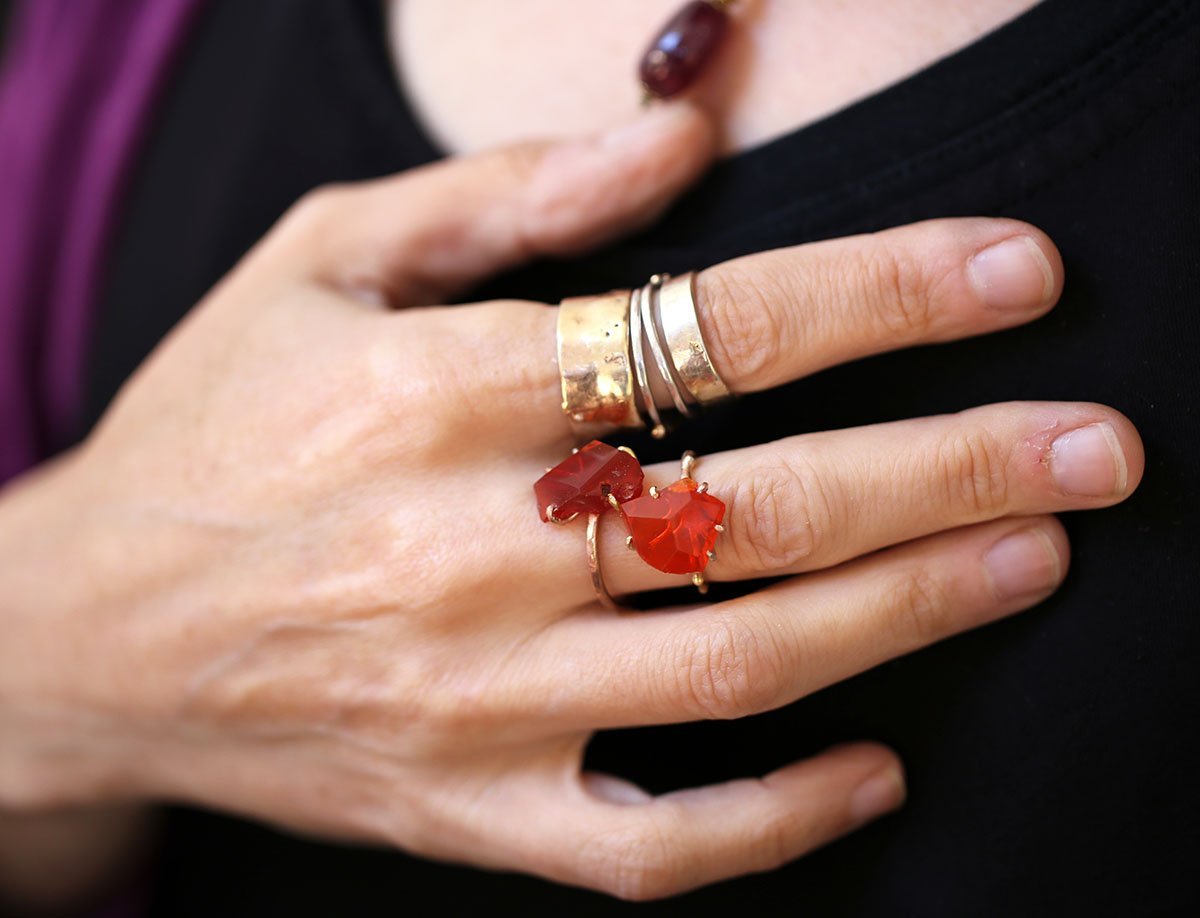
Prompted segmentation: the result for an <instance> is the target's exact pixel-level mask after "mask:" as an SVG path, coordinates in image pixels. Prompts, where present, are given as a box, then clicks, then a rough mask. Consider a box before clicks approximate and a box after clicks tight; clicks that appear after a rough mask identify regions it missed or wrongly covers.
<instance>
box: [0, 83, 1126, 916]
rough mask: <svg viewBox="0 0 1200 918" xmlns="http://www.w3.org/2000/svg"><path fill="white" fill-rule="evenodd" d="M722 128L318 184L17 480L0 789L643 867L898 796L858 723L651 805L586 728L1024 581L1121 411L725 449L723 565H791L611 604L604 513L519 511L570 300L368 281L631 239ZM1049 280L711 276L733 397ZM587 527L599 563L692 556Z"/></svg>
mask: <svg viewBox="0 0 1200 918" xmlns="http://www.w3.org/2000/svg"><path fill="white" fill-rule="evenodd" d="M710 148H711V137H710V135H709V133H708V129H707V127H706V125H705V123H704V121H703V120H702V119H701V118H700V117H699V116H698V115H696V114H695V113H694V112H691V111H690V110H688V109H686V108H681V107H672V108H660V109H658V110H657V111H655V112H654V113H653V114H651V115H649V116H645V117H644V119H643V120H642V121H641V122H639V124H638V125H637V126H635V127H633V128H628V129H626V130H625V133H624V134H623V135H621V136H618V137H616V138H609V139H608V140H606V141H600V142H596V143H590V144H570V145H564V146H560V145H528V146H524V147H521V148H519V149H515V150H508V151H503V152H499V153H494V154H488V155H484V156H480V157H475V158H471V159H466V160H461V161H457V162H451V163H447V164H442V165H435V166H432V167H429V168H427V169H423V170H419V171H416V172H413V173H411V174H407V175H404V176H401V177H399V178H395V179H388V180H384V181H378V182H371V183H366V184H363V185H360V186H356V187H345V188H333V189H327V190H323V191H319V192H317V193H315V194H314V195H312V196H310V197H309V198H307V199H306V200H304V201H302V202H301V203H300V204H299V205H297V207H296V208H295V209H294V210H293V211H292V212H291V213H290V214H289V215H288V216H286V217H285V218H284V219H283V220H282V221H281V222H280V224H279V226H278V227H277V228H276V229H275V230H274V231H273V232H272V233H271V234H270V235H269V236H268V237H267V238H266V239H265V240H264V241H263V242H262V243H261V244H260V245H259V246H258V247H257V248H256V250H255V251H254V252H252V253H251V254H250V255H249V256H248V257H247V258H246V259H245V261H244V263H243V264H241V265H240V266H239V267H238V268H237V269H236V270H235V271H234V272H232V274H231V275H230V276H229V277H228V278H226V279H225V280H224V281H223V282H222V283H221V284H219V285H218V287H217V288H216V289H215V290H214V291H213V292H212V293H211V294H210V295H209V297H208V298H207V299H206V300H205V301H204V302H203V303H202V304H201V305H200V306H199V307H198V308H197V309H196V310H195V311H194V313H193V314H192V315H191V316H190V317H189V318H188V319H187V320H186V321H185V322H184V323H183V325H182V326H181V327H180V328H179V329H178V330H177V331H176V332H174V333H173V334H172V335H171V336H170V338H169V339H168V340H167V341H166V342H165V343H164V344H163V345H162V346H161V347H160V348H159V349H158V351H157V352H156V353H155V354H154V355H153V357H152V358H151V359H150V360H149V361H148V362H147V363H146V365H145V366H144V367H143V368H142V369H141V370H140V371H139V372H138V373H137V375H136V376H135V377H134V379H133V380H132V381H131V382H130V383H129V385H128V386H127V387H126V389H125V390H124V391H123V392H122V394H121V395H120V397H119V398H118V400H117V402H116V404H115V405H114V406H113V407H112V409H111V411H110V412H109V414H108V415H107V416H106V418H105V419H104V421H103V422H102V424H101V426H100V427H99V429H98V430H97V431H96V432H95V434H94V435H93V436H92V437H91V438H90V439H89V440H88V441H87V442H86V443H85V444H84V446H83V447H82V448H81V449H79V450H78V451H77V452H75V453H74V454H71V455H70V456H68V457H66V458H65V459H63V460H62V461H60V462H59V463H57V464H56V465H54V466H53V467H51V468H49V469H46V470H44V471H42V472H41V473H38V474H35V475H34V476H31V477H30V478H28V479H27V480H25V481H23V482H21V483H19V484H18V485H16V486H15V487H14V488H13V489H12V490H11V491H10V492H9V493H8V494H6V495H5V497H4V499H3V501H0V559H2V560H0V565H2V567H0V609H3V612H2V613H0V614H3V616H4V621H3V628H4V631H5V635H6V637H5V640H4V642H3V643H2V644H0V699H3V705H2V706H0V737H2V738H3V739H2V741H0V801H2V802H3V803H5V804H7V805H8V806H11V807H18V808H26V809H36V808H38V807H46V806H52V805H53V806H60V805H64V804H70V803H78V804H83V803H91V802H100V801H111V800H117V799H125V798H135V799H141V798H147V799H149V798H168V799H175V800H184V801H189V802H192V803H199V804H206V805H211V806H215V807H220V808H223V809H228V810H232V811H236V812H240V813H244V814H248V815H251V816H255V817H260V818H263V819H266V820H270V821H273V822H276V823H279V824H282V825H285V826H290V827H293V828H296V829H300V830H305V831H311V832H316V833H320V834H323V835H329V836H338V837H345V838H356V839H369V840H375V841H380V842H385V843H389V844H394V845H397V846H399V847H402V848H404V849H407V850H409V851H413V852H416V853H419V854H424V855H429V856H432V857H438V858H447V859H452V860H456V861H465V862H469V863H473V864H479V865H485V866H489V867H495V868H502V869H516V870H522V871H528V872H532V873H537V874H540V875H542V876H546V877H550V878H553V879H556V880H560V881H563V882H567V883H574V884H580V885H584V886H589V887H594V888H597V889H602V890H607V891H609V892H611V893H614V894H616V895H620V896H624V897H629V898H638V899H641V898H648V897H654V896H662V895H666V894H670V893H674V892H678V891H681V890H684V889H688V888H690V887H694V886H697V885H700V884H704V883H710V882H713V881H715V880H718V879H721V878H724V877H729V876H734V875H737V874H742V873H746V872H749V871H758V870H766V869H770V868H772V867H774V866H776V865H778V864H780V863H781V862H783V861H785V860H788V859H790V858H794V857H797V856H799V855H801V854H803V853H804V852H806V851H808V850H810V849H812V848H813V847H815V846H817V845H820V844H823V843H825V842H827V841H829V840H830V839H832V838H834V837H836V836H837V835H839V834H841V833H844V832H846V831H848V830H850V829H852V828H854V827H855V826H858V825H860V824H862V823H863V822H864V821H866V820H869V819H872V818H874V817H876V816H879V815H880V814H881V813H883V812H886V811H888V810H890V809H892V808H894V807H896V806H898V805H899V804H900V803H901V801H902V798H903V794H904V791H903V779H902V777H901V769H900V764H899V763H898V762H897V760H896V758H895V756H894V755H893V754H892V753H891V752H890V751H888V750H887V749H886V748H883V747H881V746H878V745H874V744H870V743H860V744H854V745H848V746H843V747H839V748H836V749H832V750H829V751H828V752H826V753H824V754H822V755H820V756H817V757H815V758H813V759H809V760H806V761H802V762H798V763H794V764H790V765H785V766H784V767H782V768H780V770H778V771H776V772H773V773H772V774H770V775H767V776H766V777H764V778H762V779H759V780H743V781H735V782H731V783H728V784H722V785H717V786H712V787H705V788H699V789H693V790H687V791H681V792H677V793H671V794H667V795H664V796H660V797H651V796H649V795H647V794H646V793H645V792H643V791H642V790H640V789H638V788H636V787H634V786H632V785H630V784H628V783H626V782H623V781H621V780H619V779H617V778H614V777H609V776H600V775H583V774H581V773H580V760H581V755H582V752H583V749H584V746H585V744H586V743H587V741H588V738H589V736H590V735H591V733H592V732H593V731H595V730H597V729H601V728H606V727H616V726H625V725H636V724H654V723H666V722H673V721H687V720H695V719H699V718H729V717H742V716H745V715H748V714H753V713H755V712H759V711H764V710H767V709H770V708H773V707H777V706H779V705H783V704H787V703H788V702H790V701H793V700H795V699H797V698H799V697H801V696H803V695H805V694H807V693H809V692H812V691H814V690H816V689H818V688H820V687H822V686H824V685H828V684H830V683H832V682H836V681H838V680H840V679H844V678H846V677H848V676H851V675H853V674H855V673H857V672H860V671H862V670H863V669H866V668H868V667H871V666H873V665H875V664H877V663H879V662H881V661H883V660H886V659H889V658H891V657H894V656H896V655H899V654H903V653H907V652H909V651H911V650H914V649H916V648H918V647H922V646H924V645H927V644H929V643H931V642H933V641H937V640H939V639H941V638H943V637H946V636H948V635H951V634H954V633H955V632H958V631H961V630H963V629H967V628H972V627H975V626H977V625H981V624H983V623H985V622H988V621H991V620H993V619H995V618H997V617H1000V616H1003V615H1007V614H1010V613H1013V612H1017V611H1019V610H1022V609H1026V608H1029V607H1030V606H1032V605H1034V604H1036V603H1037V602H1038V601H1039V600H1041V599H1043V598H1044V597H1046V596H1047V595H1048V594H1049V593H1050V592H1052V591H1053V590H1054V589H1055V587H1056V586H1057V585H1058V583H1059V582H1060V581H1061V579H1062V576H1063V573H1064V571H1065V569H1066V566H1067V556H1068V547H1067V541H1066V538H1065V536H1064V533H1063V530H1062V529H1061V527H1060V526H1059V525H1058V524H1057V523H1056V522H1055V521H1054V520H1053V519H1052V518H1051V517H1048V516H1045V515H1044V514H1047V513H1050V512H1055V511H1060V510H1069V509H1077V508H1096V507H1103V506H1107V505H1109V504H1112V503H1114V502H1116V501H1119V500H1121V499H1122V498H1123V497H1125V496H1126V495H1127V494H1128V493H1129V492H1130V491H1131V490H1132V489H1133V488H1134V487H1135V486H1136V484H1137V481H1138V479H1139V476H1140V475H1141V470H1142V453H1141V446H1140V443H1139V441H1138V437H1137V434H1136V433H1135V431H1134V429H1133V428H1132V426H1131V425H1130V423H1129V422H1128V421H1127V420H1126V419H1125V418H1123V417H1122V416H1120V415H1119V414H1118V413H1116V412H1115V411H1113V410H1111V409H1108V408H1104V407H1101V406H1098V405H1090V404H1057V403H1023V404H1004V405H993V406H988V407H982V408H977V409H974V410H971V411H967V412H964V413H962V414H959V415H954V416H946V417H934V418H925V419H920V420H913V421H904V422H899V423H893V424H884V425H879V426H874V427H867V428H861V429H855V430H845V431H838V432H829V433H819V434H809V435H804V436H799V437H794V438H791V439H787V440H783V441H779V442H776V443H771V444H767V445H764V446H759V447H754V448H751V449H746V450H740V451H738V452H735V453H725V454H718V455H712V456H705V457H703V458H702V460H701V465H700V473H701V474H702V477H703V478H705V479H706V480H708V481H709V482H711V486H712V491H713V493H714V494H716V495H717V496H719V497H720V498H721V499H722V500H724V501H725V502H726V503H727V504H728V507H729V514H728V516H727V519H726V523H727V528H728V532H727V533H726V534H725V535H724V536H723V537H722V541H721V543H720V545H719V556H718V558H717V560H716V561H715V562H713V564H712V565H710V567H709V574H710V576H711V578H713V579H718V580H719V579H740V578H747V577H759V576H763V575H782V574H787V575H793V574H795V575H802V576H796V577H789V578H788V579H785V580H783V581H781V582H780V583H778V584H777V585H775V586H773V587H771V588H769V589H766V590H763V591H761V592H757V593H754V594H751V595H749V596H746V597H744V598H740V599H735V600H732V601H728V602H723V603H719V604H715V605H705V606H689V607H686V608H675V609H668V610H663V611H659V612H653V613H646V614H614V613H608V612H604V611H602V610H600V609H599V608H598V607H597V606H596V605H595V604H594V603H593V601H592V593H591V588H590V581H589V577H588V572H587V568H586V565H585V562H584V534H583V529H582V526H581V525H574V526H550V525H546V524H543V523H542V522H540V520H539V518H538V511H537V508H536V507H535V506H534V500H533V494H532V489H531V484H532V482H533V481H534V480H535V479H536V478H537V477H538V476H539V475H540V474H541V470H542V468H543V467H544V466H546V465H552V464H554V463H556V462H557V461H559V459H561V458H562V456H563V455H564V453H565V450H566V448H567V447H568V445H569V443H570V440H569V430H568V427H567V424H566V422H565V419H564V417H563V415H562V413H561V410H560V406H559V402H560V394H559V382H558V372H557V368H556V366H555V362H554V357H553V355H554V352H555V345H554V339H555V331H554V328H555V311H554V309H553V308H550V307H547V306H545V305H541V304H536V303H528V302H495V303H484V304H476V305H470V306H462V307H455V308H423V309H404V310H401V311H399V312H395V311H389V310H387V309H384V308H379V305H380V304H385V303H386V304H390V305H392V306H405V307H407V306H415V305H419V304H420V305H423V304H429V303H436V302H439V301H442V302H444V301H445V298H447V297H448V296H449V295H450V294H451V293H452V292H454V291H456V290H461V289H464V288H465V287H467V286H468V285H470V284H471V283H473V282H477V281H479V280H480V279H481V278H483V277H484V276H486V275H487V274H489V273H491V272H493V271H495V270H497V269H499V268H501V267H504V266H507V265H511V264H513V263H515V262H517V261H520V260H522V259H525V258H528V257H530V256H533V255H538V254H564V253H570V252H572V251H576V250H579V249H581V248H584V247H586V246H590V245H593V244H596V243H598V242H599V241H601V240H603V239H605V238H607V237H610V236H612V235H613V234H615V233H617V232H621V231H625V230H628V229H630V228H631V227H633V226H634V225H636V224H637V223H640V222H642V221H644V220H647V219H649V218H650V217H652V216H653V215H654V214H655V213H657V212H658V211H659V210H660V209H661V207H663V206H664V205H665V204H666V202H667V201H668V200H669V199H670V198H671V197H672V196H673V195H674V194H675V193H676V192H677V191H678V190H680V189H681V188H682V187H684V186H685V185H686V184H688V183H689V182H690V181H691V180H692V179H693V177H694V176H695V175H696V174H697V173H698V172H699V171H700V170H701V169H702V168H703V166H704V165H705V163H706V161H707V158H708V155H709V150H710ZM634 280H636V279H635V278H630V281H631V282H632V281H634ZM1061 280H1062V272H1061V266H1060V261H1059V258H1058V255H1057V253H1056V252H1055V250H1054V247H1053V245H1052V244H1051V243H1050V242H1049V240H1047V239H1046V238H1045V236H1044V235H1043V234H1041V233H1040V232H1039V231H1038V230H1036V229H1033V228H1032V227H1029V226H1027V225H1025V224H1022V223H1018V222H1014V221H1010V220H989V219H965V220H941V221H933V222H930V223H925V224H920V225H916V226H911V227H905V228H901V229H896V230H892V231H888V232H884V233H879V234H876V235H870V236H862V237H855V238H850V239H841V240H836V241H831V242H823V243H818V244H814V245H806V246H800V247H797V248H792V249H784V250H779V251H774V252H767V253H763V254H761V255H754V256H751V257H747V258H742V259H738V260H736V261H733V262H730V263H727V264H724V265H718V266H716V267H714V268H710V269H709V270H707V271H704V272H703V273H702V274H701V275H700V280H699V286H698V301H699V309H700V312H701V321H702V323H703V326H704V330H705V333H706V336H707V338H708V341H709V343H710V345H711V348H712V352H713V357H714V361H715V362H716V363H717V366H718V369H719V370H720V371H721V373H722V374H723V376H724V377H725V379H726V380H727V381H728V382H729V383H730V385H731V386H732V387H733V388H734V390H735V391H738V392H743V393H745V392H753V391H757V390H762V389H765V388H768V387H771V386H775V385H778V384H780V383H783V382H785V381H788V380H792V379H795V378H797V377H800V376H803V375H805V374H808V373H811V372H813V371H815V370H818V369H820V368H822V367H827V366H830V365H832V364H835V363H838V362H840V361H845V360H850V359H853V358H855V357H859V356H862V355H865V354H870V353H873V352H878V351H882V350H885V349H890V348H896V347H901V346H907V345H916V344H921V343H925V342H932V341H946V340H950V339H953V338H959V337H964V336H968V335H974V334H979V333H983V332H991V331H996V330H999V329H1003V328H1006V327H1010V326H1013V325H1016V324H1019V323H1023V322H1026V321H1029V320H1031V319H1034V318H1036V317H1037V316H1039V315H1041V314H1042V313H1043V312H1045V311H1046V310H1047V309H1049V308H1050V306H1051V305H1052V303H1053V302H1054V300H1055V299H1056V297H1057V295H1058V291H1059V288H1060V284H1061ZM579 292H581V293H583V292H587V291H579ZM931 384H933V383H931ZM675 475H676V472H675V468H674V467H673V466H672V467H651V468H649V469H648V470H647V483H658V484H666V483H668V482H670V481H671V480H673V479H674V477H675ZM602 536H603V540H604V543H603V545H602V557H603V558H604V564H605V570H606V575H607V579H608V582H609V586H610V588H611V589H612V590H613V591H614V592H615V593H620V592H629V591H636V590H645V589H651V588H655V587H659V586H664V585H670V584H677V583H678V582H679V580H680V578H677V577H675V578H673V577H668V576H666V575H663V574H659V573H657V572H656V571H654V570H652V569H650V568H648V567H647V566H645V565H644V564H643V563H642V562H641V561H640V560H639V559H638V558H637V557H636V555H634V554H633V553H630V552H626V551H625V550H624V548H623V545H622V534H621V533H620V531H619V527H618V526H617V525H615V524H613V522H612V520H606V521H605V525H604V526H603V527H602ZM881 549H882V550H881Z"/></svg>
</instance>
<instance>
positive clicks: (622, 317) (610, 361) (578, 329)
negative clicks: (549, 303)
mask: <svg viewBox="0 0 1200 918" xmlns="http://www.w3.org/2000/svg"><path fill="white" fill-rule="evenodd" d="M629 300H630V292H629V291H628V290H615V291H613V292H612V293H605V294H600V295H598V296H582V297H571V298H569V299H565V300H563V301H562V303H561V304H560V305H559V308H558V369H559V374H560V377H561V380H562V408H563V411H564V412H565V413H566V415H567V417H568V418H569V419H570V420H571V423H572V425H573V426H574V427H575V429H576V432H577V433H579V434H580V435H582V436H590V435H593V434H595V433H598V432H601V431H603V430H604V429H606V428H607V426H608V425H612V426H616V427H643V426H644V424H643V422H642V418H641V415H640V414H639V412H638V408H637V404H636V402H635V399H634V384H635V379H634V369H633V366H632V359H631V358H632V346H631V341H630V334H629Z"/></svg>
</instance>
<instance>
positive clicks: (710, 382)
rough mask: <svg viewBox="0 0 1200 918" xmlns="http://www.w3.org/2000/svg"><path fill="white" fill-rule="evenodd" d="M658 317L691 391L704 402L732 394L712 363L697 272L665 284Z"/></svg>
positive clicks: (684, 383) (677, 366)
mask: <svg viewBox="0 0 1200 918" xmlns="http://www.w3.org/2000/svg"><path fill="white" fill-rule="evenodd" d="M658 304H659V305H658V319H659V322H661V323H662V332H663V337H664V338H665V339H666V342H667V350H668V351H670V353H671V363H672V364H674V367H675V372H676V373H678V374H679V381H680V382H682V383H683V387H684V388H685V389H686V390H687V391H688V394H689V395H691V396H692V398H693V399H694V400H695V401H696V402H697V403H698V404H701V405H707V404H710V403H712V402H718V401H724V400H725V399H727V398H732V397H733V393H732V392H730V391H729V387H728V386H727V385H725V381H724V380H723V379H721V374H720V373H718V372H717V368H716V367H714V366H713V363H712V360H711V359H710V358H709V356H708V348H707V347H706V346H705V344H704V336H703V335H702V334H701V332H700V317H699V316H698V315H697V313H696V273H695V272H694V271H689V272H688V273H687V274H684V275H681V276H680V277H674V278H671V279H670V280H668V281H667V282H666V283H664V284H663V285H662V289H661V290H659V292H658Z"/></svg>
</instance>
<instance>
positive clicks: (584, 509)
mask: <svg viewBox="0 0 1200 918" xmlns="http://www.w3.org/2000/svg"><path fill="white" fill-rule="evenodd" d="M643 478H644V475H643V473H642V466H641V463H639V462H638V461H637V459H636V458H634V457H633V456H632V455H630V454H629V453H627V452H625V451H623V450H619V449H614V448H613V447H611V446H609V445H608V444H607V443H601V442H600V441H599V440H593V441H592V442H591V443H589V444H588V445H587V446H585V447H583V448H582V449H580V450H579V452H577V453H574V454H572V455H570V456H568V457H567V458H566V459H564V460H563V461H562V462H560V463H559V464H558V465H556V466H555V467H554V468H552V469H551V470H550V471H548V472H547V473H546V474H545V475H543V476H542V477H541V478H539V479H538V480H537V483H536V484H534V486H533V493H534V494H535V495H536V496H537V502H538V513H539V514H540V515H541V517H542V519H543V521H545V520H546V509H547V508H548V507H553V508H554V518H555V519H556V520H566V519H570V518H571V517H572V516H574V515H575V514H576V513H603V512H604V511H605V510H607V509H608V508H609V506H610V504H609V502H608V495H609V494H612V495H613V497H615V498H616V499H617V500H619V501H626V500H629V499H630V498H633V497H637V496H638V495H639V494H641V493H642V480H643Z"/></svg>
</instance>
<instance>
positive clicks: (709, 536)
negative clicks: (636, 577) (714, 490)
mask: <svg viewBox="0 0 1200 918" xmlns="http://www.w3.org/2000/svg"><path fill="white" fill-rule="evenodd" d="M698 487H699V485H697V484H696V482H695V481H693V480H692V479H690V478H680V479H679V480H678V481H677V482H675V483H674V484H673V485H671V486H670V487H668V488H663V489H662V490H661V491H659V492H658V497H650V496H649V495H646V496H644V497H639V498H637V499H636V500H631V501H628V502H627V503H623V504H621V515H622V516H623V517H625V525H627V526H628V527H629V534H630V535H631V536H633V547H634V548H636V549H637V553H638V554H639V555H641V557H642V560H643V561H645V562H646V563H647V564H649V565H650V566H651V567H654V568H657V569H658V570H660V571H664V572H665V573H668V574H693V573H695V572H697V571H702V570H704V568H705V567H707V566H708V553H709V552H710V551H712V547H713V545H714V544H715V543H716V541H717V526H718V525H719V524H720V522H721V520H723V519H724V518H725V504H723V503H722V502H721V501H719V500H717V499H716V498H715V497H713V496H712V495H711V494H708V493H704V494H701V493H700V491H699V490H697V488H698Z"/></svg>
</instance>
